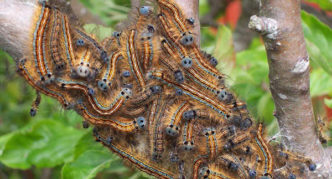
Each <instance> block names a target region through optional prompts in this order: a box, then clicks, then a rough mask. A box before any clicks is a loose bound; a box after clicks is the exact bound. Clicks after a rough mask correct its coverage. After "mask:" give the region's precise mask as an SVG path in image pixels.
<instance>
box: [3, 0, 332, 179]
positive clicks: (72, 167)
mask: <svg viewBox="0 0 332 179" xmlns="http://www.w3.org/2000/svg"><path fill="white" fill-rule="evenodd" d="M312 1H315V2H318V3H320V4H321V7H322V8H324V9H327V10H331V8H332V7H331V6H332V4H330V3H325V2H326V1H324V0H322V1H319V0H312ZM81 2H82V3H83V4H84V5H85V6H86V7H87V8H88V9H89V10H90V11H91V12H92V13H93V14H96V15H98V16H100V17H101V19H102V20H103V22H104V23H105V24H107V25H108V26H109V27H107V28H106V27H100V26H96V25H93V24H89V25H86V26H85V29H86V30H87V31H90V32H92V33H96V35H97V36H98V37H99V38H100V39H103V38H104V37H106V36H109V35H110V34H111V33H112V32H113V28H114V26H115V24H116V23H117V22H119V21H122V20H125V19H126V18H127V12H128V11H129V9H130V7H129V6H130V1H129V0H126V1H123V0H107V1H104V0H93V1H92V0H81ZM200 11H201V13H204V12H208V11H209V6H208V4H207V2H206V0H205V1H204V0H201V1H200ZM302 19H303V28H304V34H305V38H306V42H307V46H308V51H309V53H310V57H311V65H312V70H311V95H312V98H313V101H314V104H315V112H316V114H317V115H324V110H323V107H322V106H323V105H324V103H325V104H326V105H327V106H329V107H331V108H332V100H331V99H330V98H328V97H331V96H332V50H331V49H332V30H331V29H330V28H329V27H328V26H326V25H325V24H323V23H321V22H320V21H319V20H318V19H317V18H316V17H314V16H312V15H310V14H307V13H305V12H302ZM96 29H97V30H96ZM232 33H233V32H232V30H230V28H228V27H227V26H222V27H220V28H219V29H218V33H217V35H214V34H213V33H211V30H209V28H208V27H202V37H201V39H202V48H203V49H205V50H206V51H207V52H209V53H212V54H214V56H215V57H217V58H218V59H219V60H220V63H219V65H218V66H217V67H218V68H219V69H220V70H221V71H223V72H224V73H226V74H227V75H228V76H229V78H228V81H227V82H228V84H229V85H230V86H232V89H233V90H235V92H236V93H237V95H238V96H239V97H240V98H241V99H242V100H244V101H246V102H247V104H248V107H249V109H250V111H251V114H252V115H253V116H254V118H256V119H261V120H264V121H265V122H266V124H267V126H268V129H269V133H270V135H273V134H274V133H276V131H277V127H278V126H277V123H276V120H274V117H273V110H274V104H273V101H272V98H271V94H270V92H269V87H268V86H269V85H268V84H269V81H268V64H267V59H266V58H267V57H266V53H265V49H264V46H263V44H262V43H261V41H260V40H259V39H255V40H254V41H253V42H252V44H251V45H250V47H249V48H248V49H246V50H244V51H242V52H240V53H237V54H235V52H234V51H233V42H232ZM15 68H16V67H15V63H14V62H13V60H12V59H11V57H10V56H8V55H7V54H6V53H5V52H2V51H0V178H11V179H16V178H22V176H34V177H35V178H42V177H45V174H48V176H49V178H63V179H71V178H82V179H84V178H95V177H97V178H119V179H127V178H128V179H136V178H137V179H138V178H149V176H147V175H145V174H144V173H141V172H138V171H136V170H134V169H130V168H128V167H125V166H124V164H123V163H122V162H121V160H120V159H119V158H118V157H117V156H115V155H114V154H112V153H111V152H109V151H108V149H106V148H104V147H102V146H101V144H99V143H96V142H95V141H94V139H93V137H92V132H91V129H89V130H83V129H82V127H81V117H79V116H78V115H77V114H76V113H75V112H73V111H64V110H63V109H61V108H60V107H59V104H58V102H56V101H55V100H53V99H51V98H49V97H46V96H43V99H42V103H41V105H40V110H39V111H38V114H37V116H36V117H34V118H31V117H30V116H29V110H30V107H31V103H32V101H33V99H34V97H35V96H36V95H35V92H34V90H33V89H32V88H31V87H30V86H28V85H27V83H25V82H24V81H23V79H21V78H20V77H19V76H18V75H17V74H16V73H15ZM322 99H323V100H322Z"/></svg>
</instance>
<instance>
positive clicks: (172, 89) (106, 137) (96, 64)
mask: <svg viewBox="0 0 332 179" xmlns="http://www.w3.org/2000/svg"><path fill="white" fill-rule="evenodd" d="M154 5H155V6H142V7H141V8H139V9H138V10H137V11H138V12H137V13H134V14H133V15H131V16H134V17H133V18H130V19H134V20H132V21H130V22H129V23H127V25H124V26H122V27H121V28H120V29H118V32H114V33H113V35H112V37H110V38H106V39H105V40H104V41H103V42H98V41H97V40H96V39H95V38H94V37H93V36H92V35H90V34H88V33H86V32H84V30H82V28H80V27H77V26H75V25H74V24H76V23H73V22H71V20H70V18H68V16H67V15H66V14H65V13H63V12H61V11H60V10H58V9H55V8H53V7H51V6H48V5H47V3H46V2H45V1H38V6H37V8H36V19H35V20H34V24H33V26H32V27H33V28H34V29H33V31H32V33H31V34H30V35H31V37H30V40H31V43H30V47H29V49H30V53H27V54H25V58H24V60H20V61H19V62H18V64H17V66H18V72H19V73H20V74H21V75H22V77H23V78H25V79H26V81H27V82H28V83H29V84H30V85H31V86H33V87H34V88H35V89H36V90H37V91H38V92H41V93H44V94H46V95H48V96H51V97H53V98H55V99H57V100H58V101H59V102H60V103H61V105H62V106H64V107H66V108H72V109H74V110H75V111H76V112H77V113H79V114H80V115H81V116H82V117H83V118H84V123H83V124H84V128H87V127H88V126H89V125H92V126H94V130H93V134H94V135H95V137H96V140H97V141H99V142H101V143H102V144H103V145H104V146H105V147H107V148H109V149H110V150H111V151H112V152H114V153H116V154H118V155H119V156H121V157H122V158H123V159H124V160H127V161H129V162H130V163H131V164H132V165H133V166H135V167H137V168H138V169H140V170H142V171H144V172H147V173H149V174H151V175H153V176H156V177H158V178H256V177H257V178H277V177H279V178H290V177H293V176H298V177H301V176H303V175H304V174H305V172H308V171H309V170H310V171H313V170H315V168H316V165H315V164H314V163H313V162H312V161H311V160H310V159H306V158H304V157H301V156H300V155H298V154H294V153H292V152H289V151H286V150H284V149H281V148H279V147H278V146H274V145H271V144H269V143H268V142H267V141H266V140H265V138H264V127H263V124H256V123H254V120H253V119H252V118H251V116H250V114H249V113H248V111H247V109H246V105H245V104H244V103H243V102H241V101H239V100H238V99H237V98H236V96H235V95H234V94H233V93H232V92H231V91H230V90H229V89H228V88H227V86H226V85H225V84H224V81H225V75H223V74H222V73H221V72H219V71H218V70H217V69H216V68H215V66H216V59H215V58H213V57H212V56H210V55H207V54H205V53H204V52H202V51H201V50H200V49H199V47H198V45H197V44H195V38H196V37H195V35H193V33H192V32H191V31H192V28H193V24H194V23H195V19H192V18H191V17H186V16H185V15H184V14H183V11H182V9H181V8H179V7H178V5H177V4H176V3H175V2H173V1H172V0H156V1H155V2H154ZM153 7H155V9H153ZM135 14H136V15H135ZM103 44H105V45H103ZM39 101H40V98H37V100H36V102H34V105H33V112H32V113H33V114H35V112H34V111H36V110H37V107H38V104H39ZM129 138H130V140H129ZM175 154H176V157H175ZM285 156H287V157H285ZM288 164H291V165H288ZM302 166H305V168H304V170H296V169H297V168H301V167H302ZM280 168H285V171H283V172H280V170H278V169H280Z"/></svg>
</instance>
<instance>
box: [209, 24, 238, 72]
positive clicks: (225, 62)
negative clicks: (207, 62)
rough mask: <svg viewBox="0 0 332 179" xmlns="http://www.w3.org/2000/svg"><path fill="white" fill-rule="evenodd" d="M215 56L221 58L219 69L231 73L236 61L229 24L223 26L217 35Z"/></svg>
mask: <svg viewBox="0 0 332 179" xmlns="http://www.w3.org/2000/svg"><path fill="white" fill-rule="evenodd" d="M213 56H214V57H216V58H217V59H219V63H218V65H217V69H222V70H221V71H222V72H223V73H224V74H229V73H230V71H231V69H232V68H233V66H234V63H235V53H234V47H233V37H232V31H231V29H229V28H228V27H227V26H221V27H220V28H219V29H218V33H217V36H216V44H215V50H214V52H213Z"/></svg>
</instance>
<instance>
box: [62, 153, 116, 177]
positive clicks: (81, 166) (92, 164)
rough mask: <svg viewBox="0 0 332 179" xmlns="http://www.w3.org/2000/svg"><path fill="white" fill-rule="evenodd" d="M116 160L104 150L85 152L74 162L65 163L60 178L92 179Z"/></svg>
mask: <svg viewBox="0 0 332 179" xmlns="http://www.w3.org/2000/svg"><path fill="white" fill-rule="evenodd" d="M115 160H116V159H115V158H114V157H113V156H112V154H111V152H109V151H104V150H87V151H85V152H83V153H82V155H80V156H79V157H78V158H77V159H76V160H75V161H73V162H70V163H67V164H65V165H64V167H63V168H62V178H63V179H67V178H68V179H71V178H81V179H89V178H94V177H95V176H96V174H97V173H98V172H100V171H102V170H103V169H105V168H108V167H109V166H110V164H111V162H112V161H115Z"/></svg>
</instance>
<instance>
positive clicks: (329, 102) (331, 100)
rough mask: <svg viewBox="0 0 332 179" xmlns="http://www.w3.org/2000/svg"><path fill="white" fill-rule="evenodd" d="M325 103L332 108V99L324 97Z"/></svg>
mask: <svg viewBox="0 0 332 179" xmlns="http://www.w3.org/2000/svg"><path fill="white" fill-rule="evenodd" d="M324 103H325V104H326V106H328V107H329V108H332V99H327V98H325V99H324Z"/></svg>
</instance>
